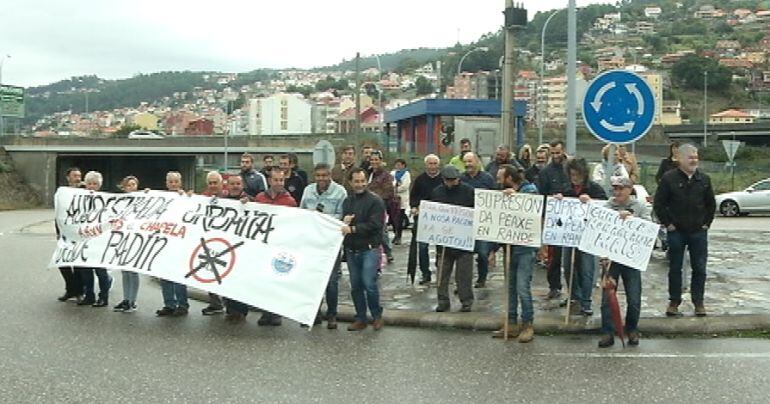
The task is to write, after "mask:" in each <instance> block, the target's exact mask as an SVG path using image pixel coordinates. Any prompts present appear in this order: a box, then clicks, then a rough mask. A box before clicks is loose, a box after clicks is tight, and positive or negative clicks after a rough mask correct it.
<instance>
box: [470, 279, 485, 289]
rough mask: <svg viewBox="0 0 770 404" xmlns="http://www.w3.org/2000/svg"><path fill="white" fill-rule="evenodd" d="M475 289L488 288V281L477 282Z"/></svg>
mask: <svg viewBox="0 0 770 404" xmlns="http://www.w3.org/2000/svg"><path fill="white" fill-rule="evenodd" d="M473 287H474V288H477V289H478V288H486V287H487V281H477V282H476V284H475V285H473Z"/></svg>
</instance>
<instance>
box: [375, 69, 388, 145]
mask: <svg viewBox="0 0 770 404" xmlns="http://www.w3.org/2000/svg"><path fill="white" fill-rule="evenodd" d="M374 58H375V59H377V106H378V108H379V114H380V133H382V132H383V128H384V122H385V111H384V110H385V108H383V107H382V84H381V81H382V64H381V63H380V56H379V55H377V54H375V55H374Z"/></svg>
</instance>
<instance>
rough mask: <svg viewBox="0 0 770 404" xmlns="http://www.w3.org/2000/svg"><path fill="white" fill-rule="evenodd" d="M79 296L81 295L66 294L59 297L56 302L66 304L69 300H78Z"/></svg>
mask: <svg viewBox="0 0 770 404" xmlns="http://www.w3.org/2000/svg"><path fill="white" fill-rule="evenodd" d="M78 296H79V295H77V294H72V293H65V294H63V295H61V296H59V297H57V298H56V300H58V301H60V302H66V301H67V300H70V299H72V298H77V297H78Z"/></svg>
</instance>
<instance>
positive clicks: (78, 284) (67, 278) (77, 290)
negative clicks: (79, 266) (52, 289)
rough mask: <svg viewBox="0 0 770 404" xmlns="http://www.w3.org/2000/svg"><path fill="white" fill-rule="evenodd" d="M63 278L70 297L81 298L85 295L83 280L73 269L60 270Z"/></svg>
mask: <svg viewBox="0 0 770 404" xmlns="http://www.w3.org/2000/svg"><path fill="white" fill-rule="evenodd" d="M59 273H61V277H62V278H64V290H65V293H66V294H68V295H70V296H79V295H82V294H83V280H82V279H81V277H80V276H79V274H78V273H76V272H75V269H73V268H72V267H62V268H59Z"/></svg>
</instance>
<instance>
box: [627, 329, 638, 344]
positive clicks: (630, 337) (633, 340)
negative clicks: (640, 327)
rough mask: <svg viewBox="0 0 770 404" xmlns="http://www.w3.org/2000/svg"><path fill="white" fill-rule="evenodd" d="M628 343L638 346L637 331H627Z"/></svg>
mask: <svg viewBox="0 0 770 404" xmlns="http://www.w3.org/2000/svg"><path fill="white" fill-rule="evenodd" d="M628 345H631V346H638V345H639V333H638V332H629V333H628Z"/></svg>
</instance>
